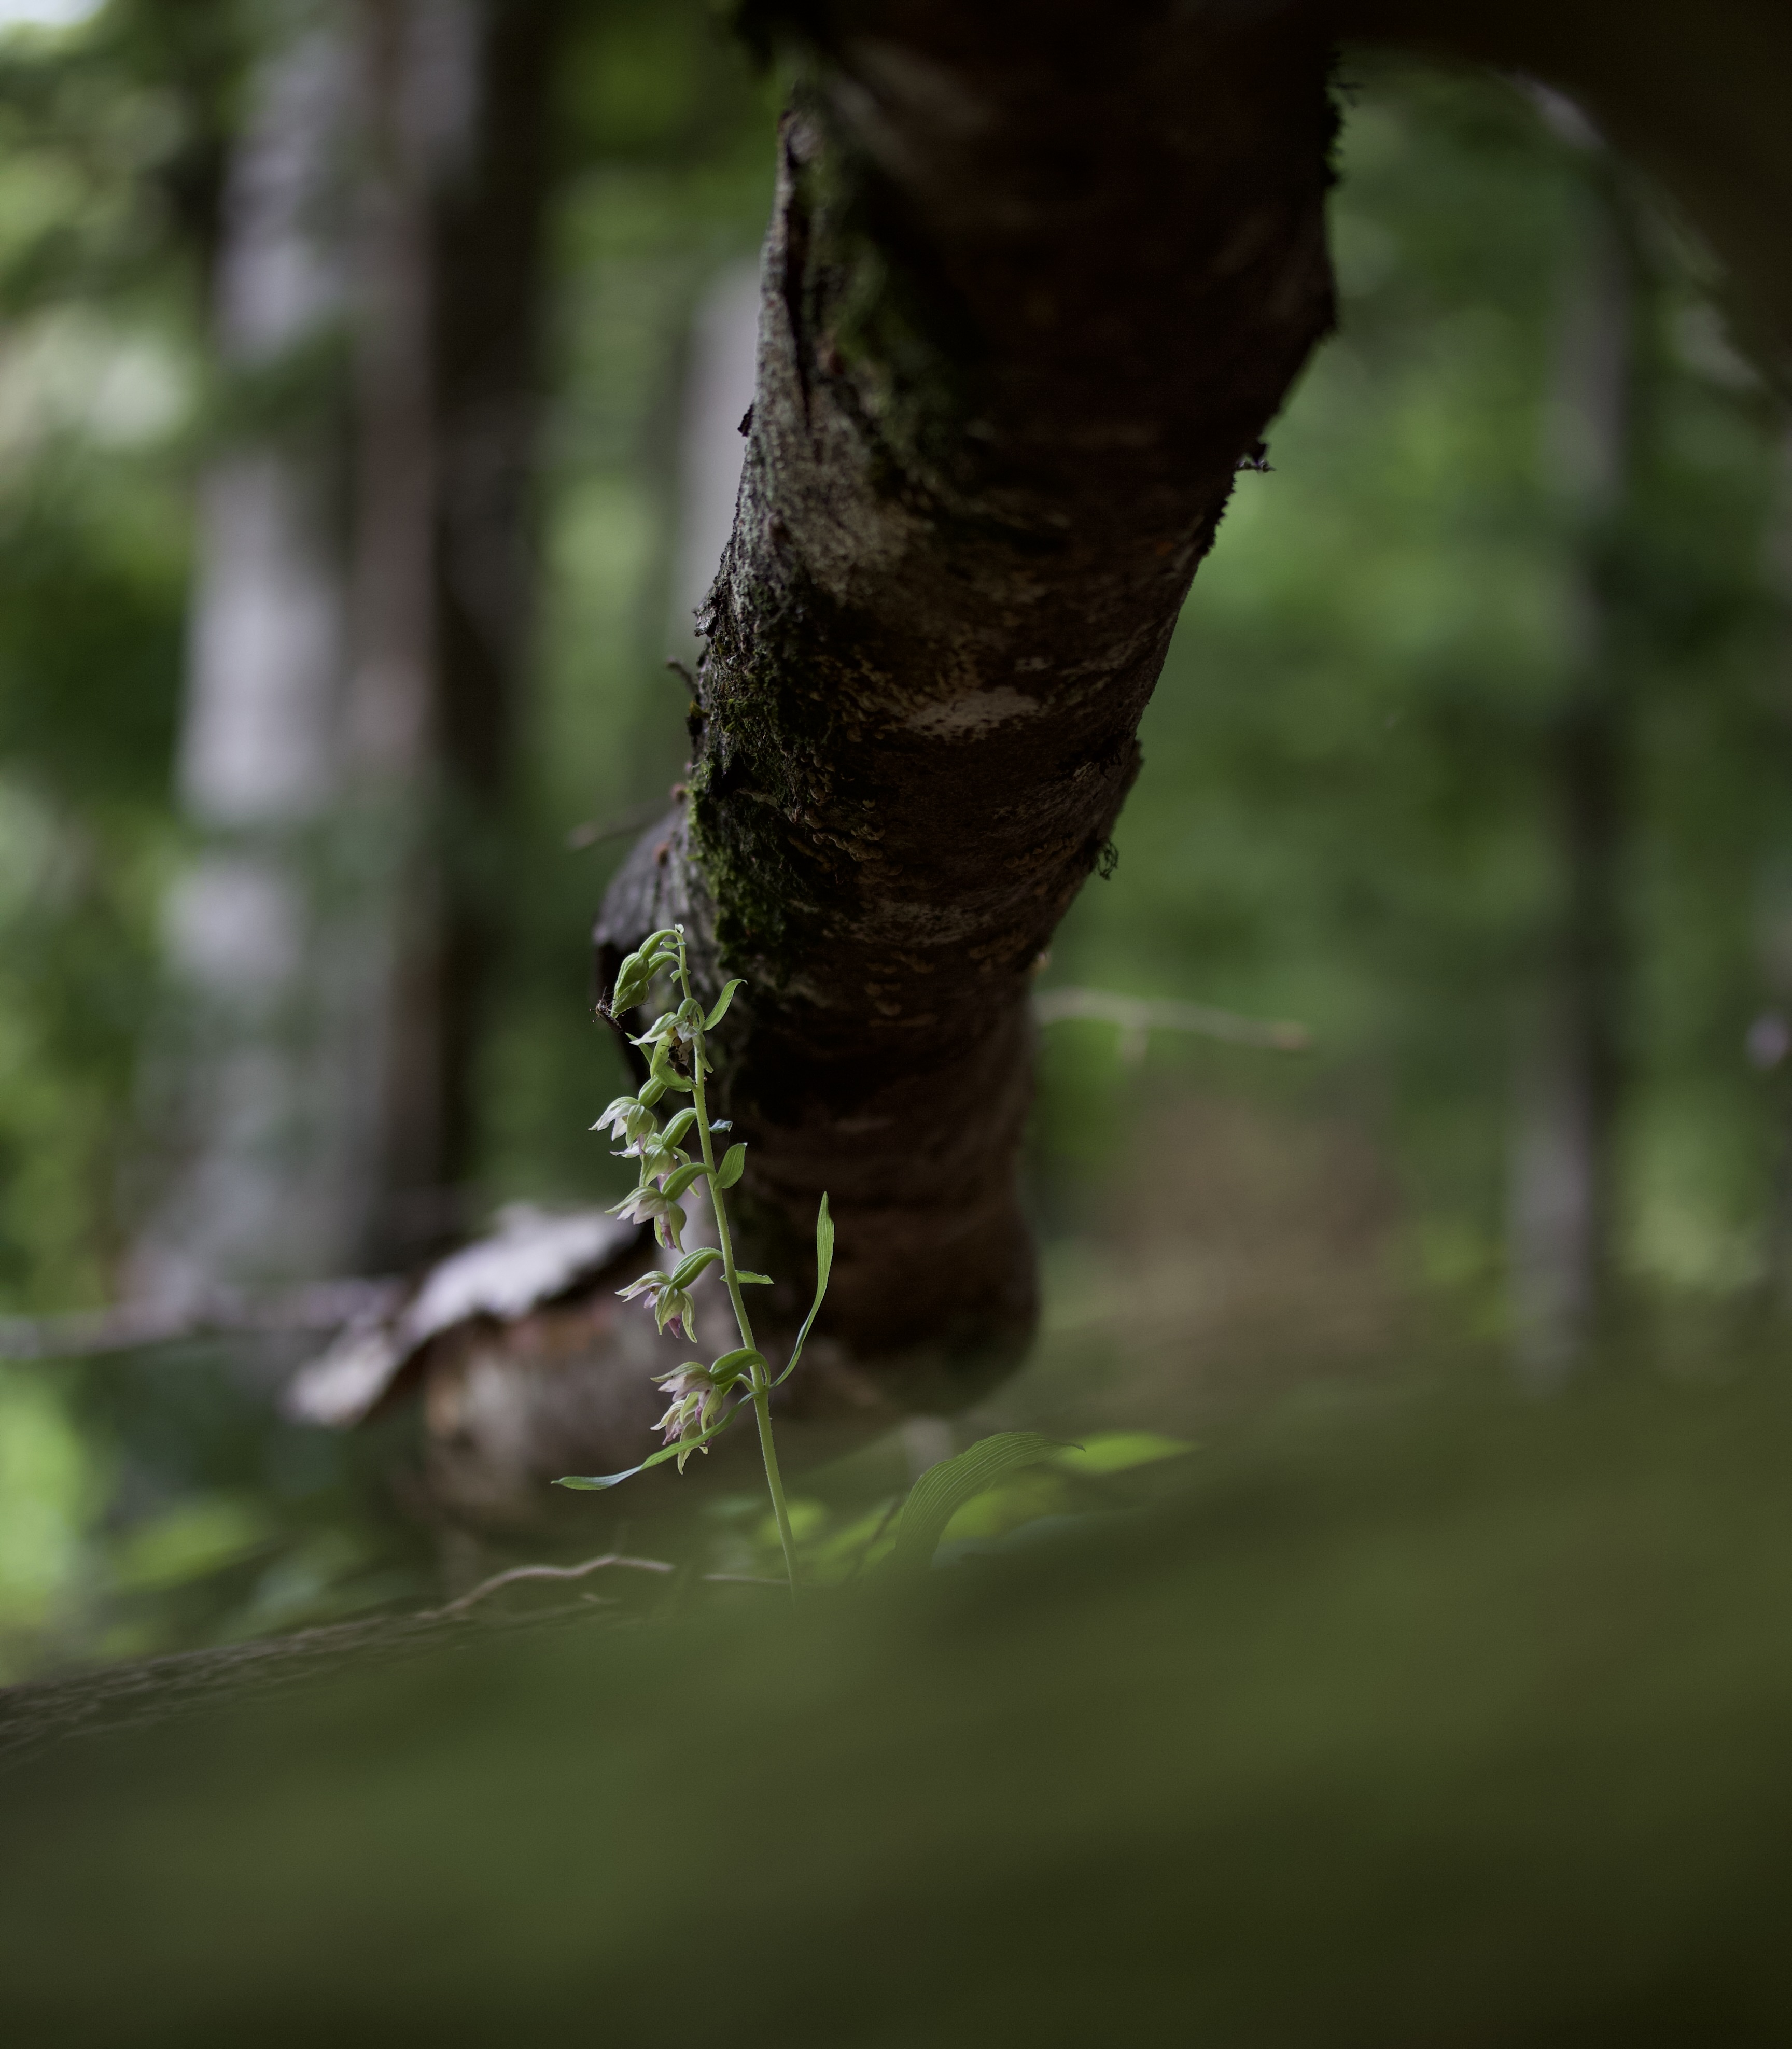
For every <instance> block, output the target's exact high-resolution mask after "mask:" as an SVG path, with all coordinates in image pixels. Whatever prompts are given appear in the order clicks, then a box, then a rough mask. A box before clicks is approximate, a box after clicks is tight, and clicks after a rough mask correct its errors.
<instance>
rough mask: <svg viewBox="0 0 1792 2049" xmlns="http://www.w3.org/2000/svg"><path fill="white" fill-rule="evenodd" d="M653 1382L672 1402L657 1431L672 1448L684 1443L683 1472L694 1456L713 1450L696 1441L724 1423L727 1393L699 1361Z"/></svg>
mask: <svg viewBox="0 0 1792 2049" xmlns="http://www.w3.org/2000/svg"><path fill="white" fill-rule="evenodd" d="M653 1378H654V1381H655V1385H656V1386H659V1387H660V1388H662V1389H663V1390H664V1391H665V1393H666V1394H667V1398H668V1402H667V1410H666V1413H665V1414H664V1415H663V1416H662V1417H660V1419H659V1421H658V1422H657V1423H655V1425H654V1426H653V1427H654V1428H655V1429H656V1430H658V1431H659V1433H660V1434H661V1437H662V1438H663V1441H665V1442H666V1443H667V1444H677V1443H678V1442H679V1441H681V1440H682V1441H683V1443H684V1444H685V1445H686V1449H684V1450H682V1451H681V1452H679V1453H678V1471H679V1472H683V1471H684V1469H685V1460H686V1459H687V1458H689V1457H690V1454H691V1452H694V1451H698V1452H703V1453H704V1455H705V1456H708V1453H709V1446H708V1445H707V1444H694V1443H693V1442H692V1440H693V1439H694V1438H697V1437H702V1434H703V1433H704V1432H705V1431H706V1430H707V1429H711V1428H713V1426H714V1425H716V1424H717V1423H719V1422H720V1421H721V1402H722V1394H723V1391H724V1390H722V1389H721V1388H719V1387H718V1386H717V1385H716V1383H715V1380H714V1378H713V1375H712V1374H711V1373H710V1371H709V1367H706V1366H705V1365H704V1364H703V1363H702V1361H701V1360H699V1359H686V1361H685V1363H684V1364H683V1365H682V1366H678V1367H674V1368H673V1369H672V1371H671V1372H670V1373H656V1374H655V1375H654V1376H653Z"/></svg>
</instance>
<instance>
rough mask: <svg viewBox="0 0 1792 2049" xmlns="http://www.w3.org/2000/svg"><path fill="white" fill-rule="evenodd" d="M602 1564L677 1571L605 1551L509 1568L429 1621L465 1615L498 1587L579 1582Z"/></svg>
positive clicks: (658, 1561) (437, 1610) (641, 1570)
mask: <svg viewBox="0 0 1792 2049" xmlns="http://www.w3.org/2000/svg"><path fill="white" fill-rule="evenodd" d="M606 1565H620V1566H624V1567H626V1568H627V1569H628V1570H630V1571H632V1572H636V1573H670V1572H673V1571H675V1570H676V1567H674V1566H673V1565H669V1564H667V1561H666V1560H665V1559H663V1558H625V1557H622V1556H620V1554H619V1553H616V1552H614V1551H606V1552H605V1553H604V1556H603V1557H601V1558H587V1559H586V1560H585V1563H584V1564H583V1565H512V1566H511V1569H510V1570H509V1571H508V1572H507V1573H493V1574H492V1577H491V1578H490V1579H488V1580H480V1583H479V1584H478V1585H477V1586H476V1587H475V1588H473V1590H472V1592H471V1593H467V1594H462V1595H461V1598H460V1599H459V1600H452V1601H450V1602H449V1604H448V1605H447V1607H445V1608H431V1609H430V1611H429V1619H430V1620H431V1621H432V1622H442V1621H445V1620H446V1619H448V1617H449V1616H450V1615H465V1613H466V1612H467V1611H468V1608H471V1607H472V1605H473V1604H474V1603H475V1602H476V1601H482V1600H484V1598H485V1596H487V1595H488V1594H495V1593H496V1592H497V1591H498V1589H499V1588H500V1587H509V1586H515V1584H516V1583H517V1582H518V1581H519V1580H582V1579H583V1578H584V1577H585V1574H586V1573H596V1572H601V1571H602V1570H603V1569H604V1567H605V1566H606Z"/></svg>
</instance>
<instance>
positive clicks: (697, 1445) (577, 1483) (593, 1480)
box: [554, 1402, 752, 1494]
mask: <svg viewBox="0 0 1792 2049" xmlns="http://www.w3.org/2000/svg"><path fill="white" fill-rule="evenodd" d="M751 1407H752V1403H751V1402H736V1403H735V1405H734V1406H733V1408H732V1409H729V1412H728V1413H727V1414H726V1415H725V1417H723V1418H722V1419H721V1421H720V1422H719V1423H715V1424H712V1425H710V1427H709V1429H707V1430H706V1431H704V1432H703V1433H702V1436H701V1437H687V1438H686V1439H684V1440H683V1441H682V1442H680V1443H678V1444H664V1445H662V1446H661V1448H659V1450H658V1451H657V1452H655V1453H654V1455H653V1456H652V1457H651V1458H647V1459H643V1460H642V1461H641V1463H640V1464H639V1465H638V1466H631V1467H629V1468H628V1471H627V1472H619V1473H583V1474H581V1473H568V1474H567V1475H566V1477H565V1478H564V1479H557V1480H556V1481H554V1485H555V1486H556V1487H571V1488H572V1489H573V1491H574V1492H575V1493H578V1494H597V1493H598V1492H600V1491H601V1490H602V1489H604V1487H620V1486H621V1484H622V1483H623V1482H624V1480H625V1479H633V1478H634V1477H635V1476H636V1473H643V1472H646V1471H647V1468H648V1467H649V1466H663V1465H664V1464H665V1463H666V1461H667V1460H668V1459H675V1458H676V1457H677V1456H678V1454H679V1452H694V1451H698V1450H700V1449H701V1448H702V1446H704V1445H705V1444H708V1443H709V1441H710V1439H711V1438H712V1437H720V1436H721V1433H722V1432H723V1431H724V1430H725V1429H727V1428H728V1427H729V1425H730V1424H731V1423H733V1421H735V1419H736V1418H737V1417H738V1416H739V1415H740V1413H741V1410H742V1409H748V1408H751Z"/></svg>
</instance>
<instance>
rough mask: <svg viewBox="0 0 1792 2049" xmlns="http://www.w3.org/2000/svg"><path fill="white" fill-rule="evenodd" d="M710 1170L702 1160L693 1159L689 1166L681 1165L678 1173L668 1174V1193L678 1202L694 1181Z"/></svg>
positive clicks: (666, 1186) (666, 1184)
mask: <svg viewBox="0 0 1792 2049" xmlns="http://www.w3.org/2000/svg"><path fill="white" fill-rule="evenodd" d="M708 1172H709V1168H707V1167H706V1166H705V1165H704V1164H703V1162H702V1161H701V1160H693V1161H691V1162H690V1165H689V1166H686V1167H681V1168H679V1169H678V1172H677V1173H675V1174H668V1175H667V1177H666V1182H665V1188H666V1192H667V1195H669V1196H671V1198H672V1199H673V1201H674V1202H676V1201H677V1200H678V1198H679V1196H682V1194H683V1193H684V1192H685V1190H686V1188H689V1187H690V1184H691V1183H692V1182H693V1181H695V1180H701V1179H702V1176H704V1175H706V1173H708Z"/></svg>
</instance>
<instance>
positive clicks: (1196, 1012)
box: [1033, 989, 1312, 1060]
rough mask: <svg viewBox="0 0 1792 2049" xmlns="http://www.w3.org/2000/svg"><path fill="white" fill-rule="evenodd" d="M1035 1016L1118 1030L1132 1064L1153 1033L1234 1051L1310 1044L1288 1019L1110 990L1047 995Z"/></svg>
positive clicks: (1286, 1049)
mask: <svg viewBox="0 0 1792 2049" xmlns="http://www.w3.org/2000/svg"><path fill="white" fill-rule="evenodd" d="M1033 1015H1034V1017H1036V1018H1037V1019H1038V1020H1039V1021H1040V1024H1062V1023H1063V1022H1064V1021H1067V1020H1068V1019H1071V1018H1088V1019H1090V1020H1092V1021H1094V1022H1096V1023H1098V1024H1117V1025H1118V1026H1119V1028H1120V1049H1121V1054H1122V1056H1124V1057H1125V1059H1129V1060H1138V1059H1142V1058H1143V1057H1144V1055H1145V1040H1146V1038H1147V1036H1148V1035H1149V1033H1151V1032H1195V1033H1196V1034H1197V1035H1198V1036H1200V1037H1202V1038H1203V1039H1223V1040H1226V1042H1227V1043H1228V1044H1231V1045H1234V1046H1261V1047H1264V1048H1266V1049H1267V1050H1268V1051H1269V1052H1276V1053H1304V1052H1307V1051H1308V1049H1309V1048H1311V1046H1312V1033H1311V1032H1309V1031H1308V1029H1307V1028H1306V1026H1305V1025H1304V1024H1295V1023H1293V1022H1292V1021H1291V1020H1289V1019H1287V1018H1265V1017H1241V1016H1240V1015H1239V1014H1238V1012H1237V1011H1235V1010H1220V1009H1215V1006H1214V1005H1212V1004H1211V1003H1177V1002H1175V1001H1168V1000H1163V999H1153V998H1152V997H1144V996H1121V995H1120V994H1118V993H1117V992H1116V991H1114V990H1107V989H1046V990H1040V993H1039V994H1038V995H1036V997H1034V998H1033Z"/></svg>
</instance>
